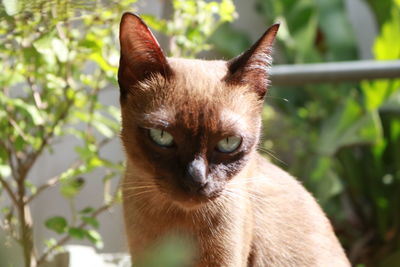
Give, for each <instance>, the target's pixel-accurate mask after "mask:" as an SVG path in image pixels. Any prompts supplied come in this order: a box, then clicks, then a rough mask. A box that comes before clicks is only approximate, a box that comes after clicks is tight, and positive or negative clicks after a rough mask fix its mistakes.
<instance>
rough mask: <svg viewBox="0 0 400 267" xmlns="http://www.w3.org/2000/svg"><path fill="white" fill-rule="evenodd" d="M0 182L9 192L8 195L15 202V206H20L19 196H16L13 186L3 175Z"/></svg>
mask: <svg viewBox="0 0 400 267" xmlns="http://www.w3.org/2000/svg"><path fill="white" fill-rule="evenodd" d="M0 183H1V185H2V186H3V188H4V189H5V190H6V192H7V193H8V196H9V197H10V199H11V201H12V202H13V204H14V205H15V206H18V200H17V197H16V196H15V194H14V192H13V191H12V189H11V186H10V185H9V184H8V183H7V182H6V181H5V180H4V179H3V177H1V176H0Z"/></svg>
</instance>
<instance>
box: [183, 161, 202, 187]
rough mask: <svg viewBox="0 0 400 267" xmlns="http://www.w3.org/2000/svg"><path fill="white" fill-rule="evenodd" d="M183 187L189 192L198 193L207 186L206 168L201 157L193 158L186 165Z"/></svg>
mask: <svg viewBox="0 0 400 267" xmlns="http://www.w3.org/2000/svg"><path fill="white" fill-rule="evenodd" d="M185 176H186V177H185V182H184V183H185V185H186V187H187V188H188V189H189V190H190V191H191V192H193V193H194V192H196V193H197V192H199V191H201V189H203V188H204V187H206V185H207V166H206V162H205V160H204V159H203V158H202V157H198V158H195V159H194V160H193V161H191V162H190V163H189V164H188V165H187V169H186V175H185Z"/></svg>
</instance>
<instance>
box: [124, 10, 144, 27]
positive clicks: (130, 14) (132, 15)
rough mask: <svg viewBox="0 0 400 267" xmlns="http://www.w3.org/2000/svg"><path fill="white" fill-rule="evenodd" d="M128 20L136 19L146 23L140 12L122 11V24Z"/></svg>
mask: <svg viewBox="0 0 400 267" xmlns="http://www.w3.org/2000/svg"><path fill="white" fill-rule="evenodd" d="M127 20H135V21H136V22H137V21H139V22H141V23H143V24H144V21H143V20H142V18H141V17H140V16H139V15H138V14H135V13H133V12H129V11H126V12H124V13H122V16H121V24H122V23H125V22H126V21H127Z"/></svg>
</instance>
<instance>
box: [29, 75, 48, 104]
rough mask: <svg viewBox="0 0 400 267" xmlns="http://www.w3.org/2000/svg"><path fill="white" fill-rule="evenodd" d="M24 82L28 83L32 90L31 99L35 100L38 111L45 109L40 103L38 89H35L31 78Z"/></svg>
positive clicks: (35, 86) (40, 98)
mask: <svg viewBox="0 0 400 267" xmlns="http://www.w3.org/2000/svg"><path fill="white" fill-rule="evenodd" d="M26 81H27V82H28V85H29V87H30V88H31V90H32V95H33V99H34V100H35V104H36V107H37V108H38V110H39V111H40V110H41V109H43V108H45V105H44V103H43V101H42V97H41V96H40V92H39V88H38V87H37V85H36V84H35V82H34V81H33V78H32V77H31V76H28V77H27V78H26Z"/></svg>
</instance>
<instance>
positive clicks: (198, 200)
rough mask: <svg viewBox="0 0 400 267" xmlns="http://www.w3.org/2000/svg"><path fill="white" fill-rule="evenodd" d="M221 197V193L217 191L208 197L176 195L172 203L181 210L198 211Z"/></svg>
mask: <svg viewBox="0 0 400 267" xmlns="http://www.w3.org/2000/svg"><path fill="white" fill-rule="evenodd" d="M220 195H221V191H215V192H213V193H212V194H210V195H208V196H204V195H190V194H182V193H181V194H174V195H173V196H172V202H173V203H174V204H175V205H177V206H179V207H180V208H183V209H186V210H194V209H198V208H200V207H202V206H204V205H207V204H208V203H210V202H212V201H213V200H215V199H216V198H218V197H219V196H220Z"/></svg>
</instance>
